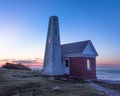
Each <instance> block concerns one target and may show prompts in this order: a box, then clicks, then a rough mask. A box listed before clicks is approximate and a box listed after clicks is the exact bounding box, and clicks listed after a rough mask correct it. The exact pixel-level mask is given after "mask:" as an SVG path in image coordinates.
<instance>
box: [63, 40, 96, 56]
mask: <svg viewBox="0 0 120 96" xmlns="http://www.w3.org/2000/svg"><path fill="white" fill-rule="evenodd" d="M88 44H89V45H90V47H91V49H92V50H93V51H94V53H95V56H98V53H97V51H96V50H95V48H94V46H93V44H92V42H91V40H86V41H81V42H75V43H68V44H63V45H61V47H62V54H63V55H64V54H75V53H80V54H82V53H83V51H84V50H85V48H86V47H87V45H88Z"/></svg>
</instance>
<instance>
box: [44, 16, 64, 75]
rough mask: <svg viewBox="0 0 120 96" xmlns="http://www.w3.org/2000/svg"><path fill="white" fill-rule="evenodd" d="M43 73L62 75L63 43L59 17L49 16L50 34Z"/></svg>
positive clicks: (48, 35)
mask: <svg viewBox="0 0 120 96" xmlns="http://www.w3.org/2000/svg"><path fill="white" fill-rule="evenodd" d="M42 74H43V75H50V76H54V75H62V74H63V70H62V62H61V45H60V35H59V24H58V17H56V16H52V17H50V18H49V26H48V34H47V40H46V49H45V57H44V65H43V73H42Z"/></svg>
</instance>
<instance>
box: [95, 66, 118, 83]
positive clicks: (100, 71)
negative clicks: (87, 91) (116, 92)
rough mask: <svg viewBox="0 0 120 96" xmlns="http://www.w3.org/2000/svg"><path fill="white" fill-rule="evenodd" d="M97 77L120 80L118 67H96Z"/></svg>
mask: <svg viewBox="0 0 120 96" xmlns="http://www.w3.org/2000/svg"><path fill="white" fill-rule="evenodd" d="M97 78H98V79H102V80H112V81H120V67H97Z"/></svg>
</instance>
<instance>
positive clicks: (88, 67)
mask: <svg viewBox="0 0 120 96" xmlns="http://www.w3.org/2000/svg"><path fill="white" fill-rule="evenodd" d="M87 70H91V62H90V59H87Z"/></svg>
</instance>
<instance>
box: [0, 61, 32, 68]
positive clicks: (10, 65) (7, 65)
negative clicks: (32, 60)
mask: <svg viewBox="0 0 120 96" xmlns="http://www.w3.org/2000/svg"><path fill="white" fill-rule="evenodd" d="M2 68H7V69H19V70H30V68H28V67H27V66H25V65H23V64H21V63H19V64H14V63H9V62H7V63H5V65H3V66H2Z"/></svg>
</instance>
